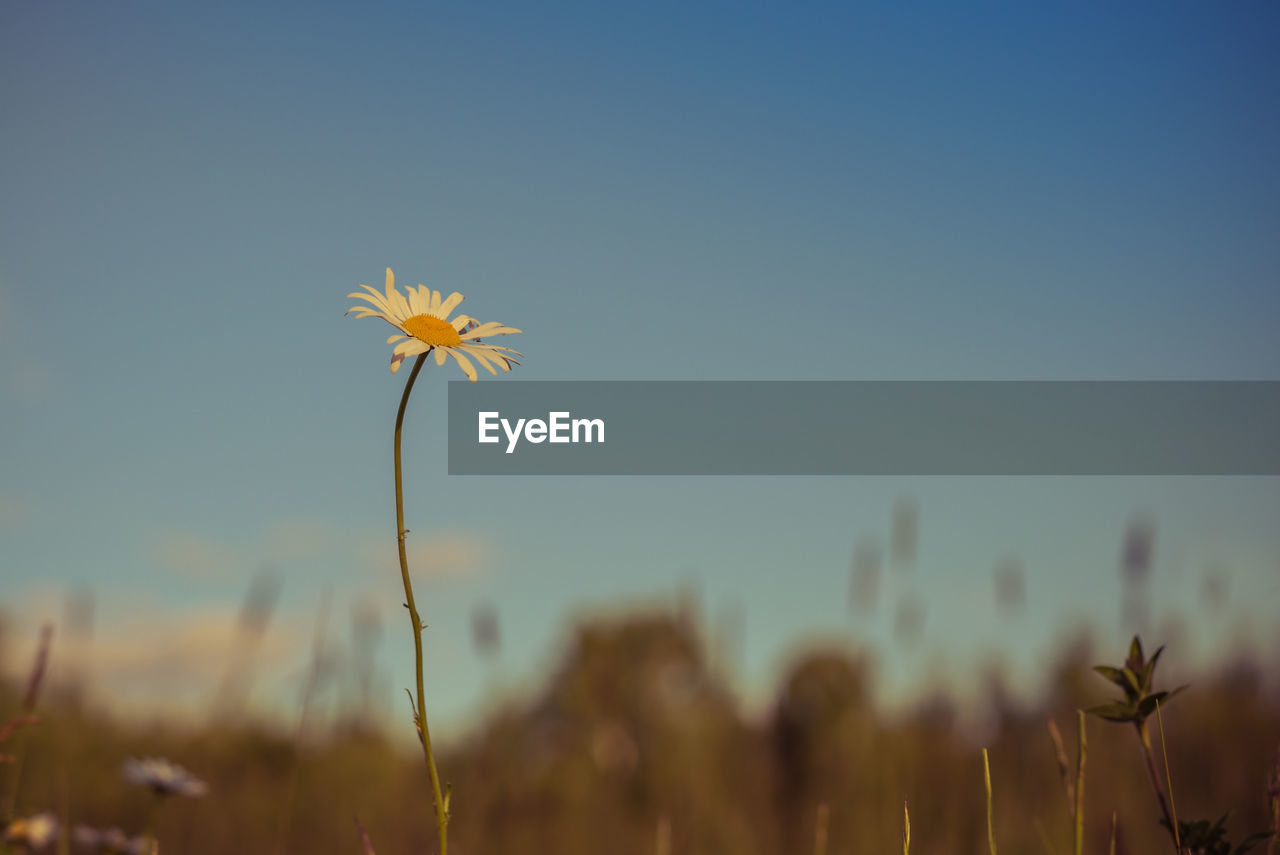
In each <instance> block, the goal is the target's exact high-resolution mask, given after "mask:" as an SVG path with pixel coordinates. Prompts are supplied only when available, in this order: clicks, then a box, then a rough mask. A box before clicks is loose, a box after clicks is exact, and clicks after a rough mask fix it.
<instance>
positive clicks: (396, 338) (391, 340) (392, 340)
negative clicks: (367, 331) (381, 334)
mask: <svg viewBox="0 0 1280 855" xmlns="http://www.w3.org/2000/svg"><path fill="white" fill-rule="evenodd" d="M406 337H407V336H403V335H393V336H391V338H389V339H387V344H395V343H396V342H398V341H399V340H400V339H402V338H406Z"/></svg>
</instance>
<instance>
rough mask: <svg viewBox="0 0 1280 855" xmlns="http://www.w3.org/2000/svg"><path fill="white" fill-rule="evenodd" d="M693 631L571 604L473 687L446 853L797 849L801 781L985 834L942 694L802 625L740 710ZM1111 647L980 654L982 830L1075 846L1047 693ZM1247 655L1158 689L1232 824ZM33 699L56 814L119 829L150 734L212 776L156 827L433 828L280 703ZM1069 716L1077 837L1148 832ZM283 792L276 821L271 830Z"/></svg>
mask: <svg viewBox="0 0 1280 855" xmlns="http://www.w3.org/2000/svg"><path fill="white" fill-rule="evenodd" d="M702 637H703V633H702V632H701V629H700V628H699V627H697V626H695V625H693V624H692V623H691V622H690V620H689V619H688V618H687V617H684V616H681V615H679V614H677V615H672V614H665V613H650V614H641V615H632V616H630V617H626V618H614V619H610V620H601V621H597V622H592V623H587V624H584V625H583V626H581V627H580V628H579V630H578V632H577V633H576V635H575V637H574V640H573V642H572V643H571V644H570V645H569V649H568V650H567V652H566V654H565V656H564V658H563V660H562V661H561V662H560V664H559V666H558V668H556V669H555V670H554V672H553V674H552V675H551V676H550V678H549V679H548V682H547V684H546V685H545V686H544V687H543V689H542V690H541V691H540V692H539V693H538V694H537V695H536V697H535V698H534V699H533V700H531V701H526V702H522V703H518V704H510V705H508V706H507V707H505V708H502V709H499V710H496V711H494V712H493V713H492V714H491V715H489V716H488V718H487V719H486V720H484V721H482V722H480V723H478V724H477V725H476V727H475V728H474V729H473V730H472V731H471V732H470V734H469V735H468V736H467V737H466V738H464V739H462V740H460V741H457V742H456V743H455V744H453V745H448V746H445V750H444V751H442V752H441V757H440V764H441V769H442V773H443V775H444V778H445V779H446V780H448V781H450V782H452V784H453V788H454V798H453V818H452V821H451V824H450V840H451V843H452V846H451V849H453V850H454V851H455V853H456V855H467V853H492V855H504V853H512V855H515V853H520V855H527V853H530V852H548V853H557V855H579V853H584V854H585V853H588V852H590V853H597V852H600V851H608V852H611V853H623V855H627V853H636V855H639V853H652V852H653V851H654V850H655V839H657V840H658V843H657V844H656V845H658V846H662V847H666V848H667V851H669V852H671V853H673V855H680V853H708V855H715V853H726V855H728V853H734V855H753V853H759V855H767V853H783V852H786V853H805V852H811V851H813V847H814V829H815V826H814V823H815V817H816V815H817V811H818V808H819V805H822V804H826V805H827V806H828V810H827V816H826V830H825V844H824V845H825V847H826V851H827V852H829V853H833V855H835V853H842V852H872V851H881V852H884V851H895V850H896V849H897V848H899V847H901V846H902V844H903V803H904V802H906V803H908V804H909V805H910V822H911V851H912V852H913V853H917V855H930V853H966V852H971V853H977V852H983V851H986V849H987V806H986V795H985V792H984V787H983V758H982V753H981V748H982V747H983V746H981V745H978V744H976V743H975V742H974V741H973V740H972V739H971V737H970V735H968V734H966V733H964V732H963V731H962V729H961V728H960V726H959V725H958V723H957V721H958V718H957V714H956V706H955V704H954V703H953V702H952V701H951V700H949V699H948V698H947V697H945V696H944V695H941V694H938V695H935V696H934V699H933V700H932V701H930V702H928V703H925V704H921V705H919V706H918V707H917V708H915V709H913V710H911V711H909V712H907V713H903V714H898V715H895V716H892V717H890V716H887V715H885V714H884V713H882V712H880V711H879V710H878V709H877V707H876V704H875V698H874V697H873V692H872V686H873V677H874V675H873V674H872V673H871V670H870V666H869V665H868V664H867V660H866V659H864V658H862V657H860V656H859V655H858V653H857V651H854V650H851V649H838V648H826V649H814V650H810V651H809V652H808V653H806V654H804V655H803V656H801V657H799V658H798V659H797V660H796V661H795V662H794V663H793V665H792V667H791V668H790V669H789V671H788V672H787V674H786V676H785V678H784V679H783V680H782V682H781V684H780V686H779V687H778V689H777V693H776V698H775V700H774V702H773V703H772V704H771V705H770V711H769V713H768V714H767V715H766V716H765V717H764V718H763V719H752V718H750V717H748V716H746V715H745V714H744V712H743V710H742V709H741V707H740V705H739V704H738V702H737V700H736V699H735V696H734V694H733V692H732V691H731V687H728V686H726V685H724V684H723V682H721V681H720V680H719V679H718V678H717V677H716V676H715V675H714V673H713V670H712V669H710V668H709V667H708V662H707V654H706V651H705V649H704V646H703V644H702V641H701V639H702ZM1152 641H1153V642H1157V643H1158V641H1159V640H1158V639H1152ZM1170 656H1171V658H1172V656H1173V654H1170ZM1112 658H1114V657H1113V656H1111V655H1110V651H1105V652H1099V651H1095V650H1094V649H1092V648H1091V646H1090V644H1089V643H1088V641H1087V640H1084V639H1081V640H1078V641H1077V642H1075V643H1073V644H1070V645H1067V646H1065V647H1064V648H1063V649H1062V650H1060V651H1059V653H1058V655H1057V658H1056V661H1054V662H1052V663H1048V664H1047V665H1046V667H1047V668H1048V669H1049V671H1048V673H1050V674H1051V675H1052V677H1051V679H1050V681H1049V684H1048V685H1049V688H1048V690H1047V691H1046V692H1045V694H1044V696H1043V697H1042V698H1040V699H1039V700H1038V701H1037V702H1036V703H1035V704H1030V705H1019V704H1018V703H1016V702H1014V701H1013V700H1011V698H1012V697H1013V694H1012V693H1011V692H1009V691H1007V690H1006V689H1005V687H1003V685H1001V684H1000V682H999V681H1000V678H999V677H995V678H993V679H994V681H995V682H994V683H993V684H992V685H991V686H990V687H989V692H988V698H989V701H990V703H991V704H992V705H993V707H994V717H993V721H994V730H993V731H992V732H990V733H988V734H986V735H985V736H984V744H985V747H987V748H988V749H989V757H990V776H991V785H992V797H993V800H994V805H995V811H994V820H993V821H994V835H995V839H996V840H997V841H998V843H999V846H1000V848H1001V849H1002V850H1003V851H1007V852H1044V851H1046V850H1045V847H1044V839H1045V838H1044V834H1045V833H1047V835H1048V837H1049V839H1050V840H1051V841H1052V844H1053V846H1054V847H1055V849H1056V851H1058V852H1068V851H1071V849H1072V846H1071V842H1072V838H1073V833H1074V828H1073V822H1072V820H1071V817H1070V815H1069V808H1068V801H1067V800H1066V799H1064V797H1063V782H1062V780H1061V777H1060V772H1059V761H1058V757H1057V751H1056V749H1055V747H1054V743H1053V740H1052V739H1051V738H1050V735H1049V730H1048V728H1047V726H1046V717H1052V718H1053V719H1054V720H1055V721H1057V722H1058V724H1059V726H1061V727H1068V726H1069V725H1070V723H1071V721H1072V720H1073V719H1074V718H1075V717H1076V712H1075V711H1076V710H1077V709H1079V708H1082V707H1086V706H1090V705H1093V704H1096V703H1100V702H1101V701H1103V700H1105V699H1106V696H1107V694H1108V684H1107V682H1106V681H1105V680H1103V679H1102V678H1100V677H1098V676H1097V675H1095V674H1093V673H1092V672H1091V671H1090V668H1091V666H1092V665H1094V664H1095V663H1097V662H1099V661H1109V660H1110V659H1112ZM996 673H999V672H998V670H997V672H996ZM1262 676H1263V675H1262V673H1261V671H1260V670H1259V666H1258V665H1257V664H1256V663H1255V662H1253V661H1251V660H1246V659H1240V660H1237V661H1235V662H1233V663H1230V664H1228V665H1225V666H1222V667H1220V668H1218V669H1217V670H1216V671H1214V672H1213V673H1208V674H1201V675H1193V677H1192V679H1191V683H1192V686H1191V689H1190V690H1188V691H1187V692H1186V693H1184V694H1183V695H1181V696H1179V698H1178V699H1177V701H1176V702H1174V703H1171V704H1170V705H1169V706H1168V707H1167V708H1166V709H1163V710H1162V716H1163V720H1164V725H1165V728H1166V729H1167V737H1168V745H1169V764H1170V769H1169V772H1170V775H1171V777H1172V780H1173V783H1174V786H1175V787H1176V790H1177V798H1178V808H1179V811H1180V813H1183V814H1185V815H1188V816H1192V815H1194V816H1214V817H1216V816H1218V815H1220V814H1222V813H1224V812H1226V811H1228V810H1231V811H1233V813H1232V816H1231V819H1230V820H1229V827H1230V833H1231V836H1232V838H1233V839H1239V838H1242V837H1244V836H1245V835H1246V834H1247V833H1250V832H1253V831H1257V830H1259V829H1262V828H1267V827H1269V826H1270V824H1271V822H1272V816H1271V813H1270V810H1271V808H1270V805H1269V802H1268V795H1267V787H1268V781H1269V776H1270V775H1271V774H1272V772H1273V769H1274V766H1275V762H1276V761H1275V758H1276V753H1275V752H1276V747H1277V743H1278V742H1280V699H1278V698H1277V697H1275V696H1274V695H1273V694H1268V692H1267V691H1266V690H1265V687H1264V681H1263V680H1262ZM22 695H23V686H22V685H19V684H13V683H10V684H0V720H4V719H7V718H8V717H9V716H11V715H13V714H16V713H17V712H18V711H19V710H20V707H21V704H22ZM40 715H41V722H40V723H39V724H38V725H36V726H34V727H31V728H27V729H26V731H25V733H24V737H25V739H26V745H25V753H26V765H25V768H24V770H23V781H22V786H21V789H20V791H19V792H18V793H17V808H18V813H19V814H23V813H31V812H35V811H39V810H46V809H53V810H59V811H61V810H62V808H61V806H63V805H65V806H66V810H67V811H68V812H69V814H70V818H71V820H72V822H74V823H81V822H82V823H87V824H90V825H96V826H112V825H118V826H121V827H122V828H124V829H125V830H126V831H129V832H130V833H134V832H137V831H139V830H141V828H142V827H143V824H144V822H145V820H146V812H147V804H148V799H147V794H146V793H144V792H141V791H138V790H137V789H136V788H131V787H129V786H127V785H125V784H123V783H122V781H121V780H120V774H119V770H120V767H121V764H122V763H123V761H124V760H125V759H126V758H128V757H131V756H139V757H141V756H153V755H159V756H165V757H169V758H171V759H173V760H175V761H176V762H178V763H181V764H182V765H184V766H185V767H186V768H188V769H190V770H191V771H193V772H194V773H196V774H197V775H198V776H200V777H201V778H203V779H204V780H205V781H207V782H208V783H209V786H210V795H209V796H208V797H206V798H203V799H175V800H174V801H173V802H172V804H170V805H168V806H167V807H166V809H165V810H164V811H162V812H161V816H160V818H159V822H158V827H157V832H158V835H159V839H160V840H161V843H162V849H163V850H164V851H167V852H182V853H187V855H203V853H226V852H262V853H269V852H273V851H287V852H292V853H315V852H359V851H361V843H360V836H359V831H358V829H357V826H356V823H355V821H354V818H355V817H358V818H359V822H360V824H361V825H363V827H364V828H365V829H367V831H368V834H369V836H370V838H371V840H372V842H373V845H374V846H375V848H376V850H377V852H378V853H379V855H395V853H410V852H413V853H425V852H431V851H433V850H434V846H435V833H434V825H433V821H434V817H433V816H432V815H430V811H429V809H428V808H427V806H428V805H429V804H430V797H429V793H428V787H429V784H428V781H427V777H426V775H425V774H424V773H423V771H422V768H421V757H420V756H418V755H417V754H416V753H414V752H410V751H406V750H402V749H400V748H397V747H396V746H395V745H394V744H393V743H392V742H391V741H390V739H389V738H388V736H387V735H386V734H384V733H381V732H379V731H378V730H376V729H373V728H371V727H369V726H367V725H355V724H349V725H344V726H339V727H336V728H335V729H333V730H332V732H329V733H327V734H325V735H324V736H323V738H313V739H311V740H308V741H306V742H304V743H302V744H300V745H299V744H296V740H295V738H294V735H293V734H292V733H291V732H289V731H287V730H286V729H283V728H282V729H280V730H273V729H270V728H266V727H264V726H261V725H253V724H247V723H237V724H221V725H214V726H207V727H201V728H198V729H195V728H192V727H183V726H179V725H178V724H173V723H157V724H146V725H144V724H140V723H137V722H125V721H115V720H111V719H109V718H107V717H105V716H104V714H103V713H102V712H101V711H100V710H95V709H91V708H86V707H85V706H84V705H83V704H82V703H81V702H79V701H77V700H76V699H75V695H74V693H62V694H58V693H49V694H48V695H47V696H46V698H45V700H44V701H43V703H42V704H41V707H40ZM405 726H406V727H407V726H408V725H407V724H406V725H405ZM1087 726H1088V744H1089V752H1090V758H1089V770H1088V801H1087V802H1086V804H1085V811H1084V841H1085V842H1084V849H1085V851H1087V852H1104V851H1107V848H1108V846H1109V840H1110V835H1111V822H1112V819H1111V818H1112V812H1113V811H1114V812H1115V813H1116V815H1117V816H1118V825H1119V831H1118V835H1117V838H1118V839H1117V845H1116V851H1117V852H1118V853H1147V852H1159V851H1165V850H1166V849H1167V847H1168V845H1169V844H1168V843H1167V838H1166V837H1165V836H1164V832H1163V830H1162V829H1160V828H1159V827H1158V825H1157V817H1158V813H1159V809H1158V807H1157V805H1156V802H1155V799H1154V797H1153V795H1152V792H1151V789H1150V786H1149V783H1148V782H1147V780H1146V772H1145V769H1144V765H1143V760H1142V757H1141V754H1140V750H1139V749H1138V747H1137V746H1136V744H1135V741H1134V739H1133V734H1132V733H1131V732H1130V731H1131V728H1128V727H1125V726H1120V725H1111V724H1108V723H1106V722H1102V721H1100V720H1098V719H1096V718H1093V717H1090V718H1089V720H1088V725H1087ZM295 765H296V769H297V780H296V791H295V794H294V796H293V798H292V800H291V801H290V800H289V798H288V797H287V794H288V791H289V788H290V776H291V775H292V774H293V769H294V768H295ZM5 786H7V784H6V785H5ZM6 795H7V793H6ZM288 804H292V816H291V817H290V818H289V833H288V838H287V845H286V846H285V847H283V848H282V849H277V841H278V836H279V829H280V826H281V821H282V812H283V811H284V810H285V809H286V805H288Z"/></svg>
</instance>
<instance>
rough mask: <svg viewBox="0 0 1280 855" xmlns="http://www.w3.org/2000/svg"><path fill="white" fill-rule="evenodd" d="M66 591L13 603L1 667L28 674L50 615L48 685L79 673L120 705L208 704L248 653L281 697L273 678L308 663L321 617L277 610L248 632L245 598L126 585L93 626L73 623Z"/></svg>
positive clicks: (177, 707)
mask: <svg viewBox="0 0 1280 855" xmlns="http://www.w3.org/2000/svg"><path fill="white" fill-rule="evenodd" d="M66 600H67V596H66V594H65V592H62V591H57V590H53V589H38V590H33V591H30V592H29V593H28V594H27V595H26V596H24V597H22V598H21V599H19V600H17V601H15V602H14V603H13V610H12V611H7V612H6V614H5V618H6V619H7V622H8V624H9V626H8V629H9V632H8V641H9V642H10V643H6V644H5V646H4V647H5V651H6V654H7V656H6V660H5V661H4V662H3V663H0V669H3V672H4V673H5V674H7V675H8V676H10V677H13V678H17V679H25V677H26V675H27V673H28V671H29V669H30V667H31V662H32V661H33V659H34V656H35V652H36V644H37V639H38V637H39V627H40V626H41V625H42V624H43V623H46V622H48V623H52V624H54V626H55V630H54V637H53V645H52V652H51V655H50V658H49V669H48V673H47V678H46V679H47V681H48V682H47V684H46V685H58V684H63V685H65V684H66V683H68V682H70V681H76V682H79V683H81V685H82V686H84V687H85V688H86V690H87V691H88V692H89V694H90V696H91V697H93V698H94V699H95V702H101V703H105V704H106V705H107V706H109V707H110V708H112V709H115V710H147V711H149V712H152V713H166V714H174V713H187V714H190V713H194V712H201V711H208V710H210V709H211V708H212V705H213V702H214V700H215V696H216V693H217V691H218V689H219V687H220V686H221V685H222V684H223V683H224V681H225V680H226V678H227V675H228V673H229V670H230V669H232V668H234V667H236V665H237V663H243V662H246V661H250V663H251V665H252V669H253V671H254V673H256V674H258V675H259V676H260V677H262V678H263V680H262V682H261V684H260V685H259V687H258V688H259V690H260V691H259V692H258V693H257V694H258V695H260V696H265V697H267V698H269V700H271V701H277V700H279V698H278V697H275V694H276V692H277V689H278V685H277V686H272V685H270V684H269V682H268V681H267V680H266V678H267V677H268V676H274V677H275V678H276V679H274V680H271V681H270V683H277V684H278V678H279V675H280V674H282V673H289V672H290V671H291V670H297V669H298V668H300V667H301V663H303V662H305V661H306V657H307V656H308V653H309V650H310V647H311V638H312V635H313V633H314V628H313V627H312V625H311V624H312V623H313V622H314V619H313V618H310V617H307V616H305V615H277V616H275V618H274V619H273V620H272V621H271V623H270V625H269V627H268V628H267V631H266V633H265V634H264V635H263V636H261V637H260V638H256V639H254V640H252V642H250V640H249V639H248V638H247V637H246V636H244V635H243V633H242V632H241V631H240V629H239V616H240V605H239V604H238V603H222V604H211V605H203V606H198V607H187V608H174V607H172V606H169V605H165V604H162V603H160V602H159V601H158V600H156V599H154V598H152V597H149V596H147V595H145V594H142V595H137V594H135V595H133V596H127V595H124V594H119V593H116V594H111V595H109V596H107V597H100V598H95V601H94V604H93V608H92V611H93V618H92V621H91V624H92V626H91V627H88V626H81V627H73V626H67V625H66V612H67V611H68V609H67V606H66ZM250 648H251V649H250ZM247 655H251V660H246V656H247Z"/></svg>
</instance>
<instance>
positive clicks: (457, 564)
mask: <svg viewBox="0 0 1280 855" xmlns="http://www.w3.org/2000/svg"><path fill="white" fill-rule="evenodd" d="M407 549H408V553H409V569H410V571H411V572H412V573H413V576H414V578H430V579H466V578H471V577H474V576H476V575H478V574H480V573H481V572H483V570H484V568H485V566H486V565H487V563H488V561H489V558H490V552H491V550H490V549H489V547H488V545H487V544H486V543H485V541H484V540H483V539H482V538H480V537H479V536H477V535H475V534H473V533H470V532H465V531H446V532H435V533H430V534H425V535H417V534H413V533H410V534H409V536H408V540H407ZM147 553H148V555H149V557H150V559H151V561H152V562H153V563H154V564H155V565H156V566H158V567H160V568H163V569H165V570H167V571H170V572H174V573H177V574H179V575H182V576H185V577H187V578H192V579H211V578H214V577H217V576H219V575H225V574H226V573H228V572H232V571H235V572H239V571H242V570H244V569H246V568H250V567H260V566H262V565H263V564H264V563H268V564H272V563H279V564H291V563H296V562H300V561H307V560H308V559H313V558H317V557H325V558H326V559H327V560H330V561H333V560H336V561H339V562H342V563H345V564H347V565H349V566H350V568H351V569H352V570H353V571H357V572H363V571H371V572H375V573H382V574H384V575H387V576H388V578H396V579H398V578H399V570H400V562H399V556H398V554H397V551H396V542H395V538H394V536H391V535H387V534H383V535H381V536H378V535H374V534H373V533H371V532H370V531H369V530H368V529H361V530H359V531H355V532H344V531H343V530H342V529H341V528H340V527H337V526H333V525H326V524H324V523H321V522H318V521H313V520H289V521H285V522H280V523H275V524H273V525H271V526H269V527H268V528H267V529H266V530H265V531H264V532H263V534H262V535H261V536H260V537H258V538H257V539H256V540H253V541H246V542H241V543H228V542H222V541H219V540H216V539H214V538H212V537H209V536H207V535H203V534H200V533H198V532H192V531H170V532H165V533H163V534H159V535H156V536H155V537H154V538H152V540H151V543H150V544H149V547H148V549H147Z"/></svg>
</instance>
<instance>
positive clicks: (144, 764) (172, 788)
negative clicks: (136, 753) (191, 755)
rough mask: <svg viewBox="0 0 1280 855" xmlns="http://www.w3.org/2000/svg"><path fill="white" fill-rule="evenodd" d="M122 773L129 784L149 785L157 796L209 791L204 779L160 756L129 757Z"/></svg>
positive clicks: (196, 793)
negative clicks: (134, 758)
mask: <svg viewBox="0 0 1280 855" xmlns="http://www.w3.org/2000/svg"><path fill="white" fill-rule="evenodd" d="M122 774H123V775H124V779H125V780H126V781H128V782H129V783H130V784H137V785H138V786H140V787H150V788H151V790H152V791H153V792H154V793H155V794H156V795H159V796H203V795H204V794H205V793H207V792H209V787H208V785H206V784H205V782H204V781H201V780H200V779H199V778H197V777H196V776H195V775H192V774H191V773H190V772H188V771H187V770H186V769H183V768H182V767H181V766H179V765H178V764H177V763H170V762H169V761H168V760H165V759H164V758H162V757H147V758H146V759H143V760H133V759H130V760H128V761H127V762H126V763H125V764H124V769H123V770H122Z"/></svg>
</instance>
